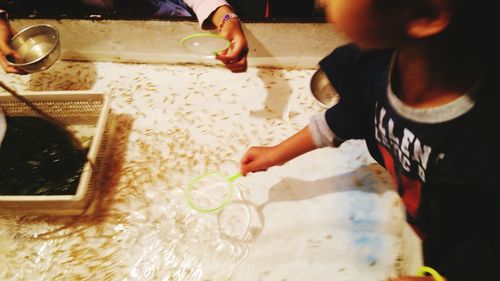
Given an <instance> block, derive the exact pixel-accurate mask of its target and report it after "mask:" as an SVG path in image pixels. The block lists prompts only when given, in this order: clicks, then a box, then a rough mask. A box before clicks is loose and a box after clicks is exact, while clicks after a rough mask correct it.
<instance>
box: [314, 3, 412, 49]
mask: <svg viewBox="0 0 500 281" xmlns="http://www.w3.org/2000/svg"><path fill="white" fill-rule="evenodd" d="M317 1H319V4H320V5H321V7H322V8H323V10H324V12H325V15H326V18H327V20H328V21H329V22H331V23H333V24H335V25H336V26H337V28H338V29H339V31H341V32H343V33H344V35H345V36H347V37H348V38H349V39H350V40H351V41H352V42H353V43H355V44H357V45H358V46H359V47H361V48H367V49H370V48H387V47H397V46H398V45H399V44H401V43H402V40H405V39H407V36H406V32H405V24H404V21H403V18H404V15H397V13H395V12H394V11H392V12H388V11H382V10H380V9H377V8H375V7H374V2H375V1H377V0H317Z"/></svg>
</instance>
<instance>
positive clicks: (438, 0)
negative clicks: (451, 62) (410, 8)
mask: <svg viewBox="0 0 500 281" xmlns="http://www.w3.org/2000/svg"><path fill="white" fill-rule="evenodd" d="M429 2H430V3H429V6H428V7H427V9H425V10H426V11H425V12H423V13H420V14H419V15H418V16H415V17H414V18H413V19H411V20H410V21H409V23H408V25H407V28H406V32H407V33H408V35H410V36H411V37H413V38H424V37H429V36H433V35H437V34H439V33H441V32H443V31H444V30H445V29H446V27H448V25H449V24H450V20H451V14H452V13H451V7H450V5H451V4H450V3H449V1H448V0H431V1H429Z"/></svg>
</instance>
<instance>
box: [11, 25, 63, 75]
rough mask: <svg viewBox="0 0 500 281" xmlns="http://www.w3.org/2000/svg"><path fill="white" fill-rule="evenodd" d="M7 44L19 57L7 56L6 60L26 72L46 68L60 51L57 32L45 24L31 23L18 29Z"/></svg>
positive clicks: (52, 62)
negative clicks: (31, 24)
mask: <svg viewBox="0 0 500 281" xmlns="http://www.w3.org/2000/svg"><path fill="white" fill-rule="evenodd" d="M9 44H10V47H11V48H12V49H14V50H16V51H17V53H18V54H19V55H20V58H15V57H13V56H7V62H8V63H9V65H11V66H14V67H17V68H19V69H22V70H24V71H25V72H28V73H33V72H38V71H42V70H46V69H48V68H49V67H51V66H52V65H53V64H54V63H55V62H56V61H57V60H58V59H59V55H60V53H61V46H60V44H59V32H58V31H57V29H55V28H54V27H53V26H51V25H47V24H40V25H33V26H30V27H27V28H25V29H23V30H21V31H19V32H18V33H17V34H16V35H15V36H14V37H12V39H11V40H10V43H9Z"/></svg>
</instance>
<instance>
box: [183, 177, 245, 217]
mask: <svg viewBox="0 0 500 281" xmlns="http://www.w3.org/2000/svg"><path fill="white" fill-rule="evenodd" d="M239 177H241V173H240V172H237V173H236V174H234V175H232V176H231V177H226V176H224V175H222V174H220V173H217V172H210V173H206V174H204V175H201V176H199V177H197V178H195V179H194V180H193V181H192V182H191V183H190V184H189V185H188V187H187V188H186V190H185V191H186V200H187V203H188V205H189V207H191V209H193V210H196V211H198V212H201V213H214V212H218V211H220V210H222V209H223V208H224V207H226V206H227V204H229V203H230V202H231V199H232V198H233V194H234V186H233V181H234V180H236V179H237V178H239Z"/></svg>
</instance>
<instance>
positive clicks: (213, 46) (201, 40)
mask: <svg viewBox="0 0 500 281" xmlns="http://www.w3.org/2000/svg"><path fill="white" fill-rule="evenodd" d="M181 44H182V46H184V48H186V49H188V50H190V51H192V52H195V53H199V54H204V55H217V54H218V53H219V52H222V51H224V50H225V49H227V48H229V46H230V42H229V40H227V39H226V38H224V37H222V36H220V35H217V34H214V33H195V34H191V35H188V36H186V37H184V38H182V39H181Z"/></svg>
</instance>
